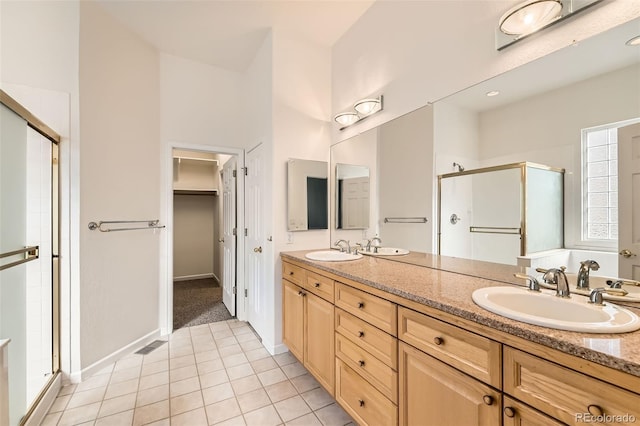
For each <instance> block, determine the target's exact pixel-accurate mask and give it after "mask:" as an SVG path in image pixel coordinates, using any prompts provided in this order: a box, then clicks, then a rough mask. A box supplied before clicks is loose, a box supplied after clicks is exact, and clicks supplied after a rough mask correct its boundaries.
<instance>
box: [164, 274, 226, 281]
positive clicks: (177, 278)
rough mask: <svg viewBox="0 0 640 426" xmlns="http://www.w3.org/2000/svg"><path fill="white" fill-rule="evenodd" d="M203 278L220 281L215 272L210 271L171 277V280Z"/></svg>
mask: <svg viewBox="0 0 640 426" xmlns="http://www.w3.org/2000/svg"><path fill="white" fill-rule="evenodd" d="M204 278H213V279H215V280H216V281H218V282H220V280H218V277H216V275H215V274H213V273H211V274H196V275H183V276H181V277H173V281H189V280H201V279H204Z"/></svg>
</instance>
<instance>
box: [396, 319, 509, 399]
mask: <svg viewBox="0 0 640 426" xmlns="http://www.w3.org/2000/svg"><path fill="white" fill-rule="evenodd" d="M398 324H399V327H398V338H399V339H400V340H402V341H404V342H406V343H409V344H410V345H412V346H414V347H416V348H418V349H420V350H421V351H424V352H426V353H428V354H429V355H431V356H433V357H435V358H437V359H439V360H441V361H444V362H446V363H447V364H450V365H452V366H453V367H455V368H457V369H458V370H460V371H463V372H465V373H467V374H469V375H470V376H472V377H475V378H476V379H478V380H481V381H483V382H485V383H488V384H490V385H491V386H493V387H495V388H498V389H499V388H500V387H501V384H502V377H501V370H502V357H501V350H500V349H501V345H500V343H498V342H495V341H493V340H491V339H487V338H486V337H482V336H479V335H477V334H475V333H471V332H469V331H466V330H463V329H461V328H458V327H456V326H453V325H449V324H446V323H444V322H442V321H439V320H437V319H435V318H431V317H429V316H427V315H423V314H421V313H418V312H415V311H412V310H409V309H407V308H404V307H400V308H399V309H398Z"/></svg>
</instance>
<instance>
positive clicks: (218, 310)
mask: <svg viewBox="0 0 640 426" xmlns="http://www.w3.org/2000/svg"><path fill="white" fill-rule="evenodd" d="M231 318H233V317H232V316H231V314H230V313H229V311H228V310H227V307H226V306H224V304H223V303H222V288H221V287H220V285H219V284H218V283H217V282H216V281H215V280H214V279H213V278H206V279H199V280H189V281H176V282H174V283H173V328H174V330H176V329H178V328H182V327H191V326H194V325H200V324H208V323H211V322H218V321H224V320H228V319H231Z"/></svg>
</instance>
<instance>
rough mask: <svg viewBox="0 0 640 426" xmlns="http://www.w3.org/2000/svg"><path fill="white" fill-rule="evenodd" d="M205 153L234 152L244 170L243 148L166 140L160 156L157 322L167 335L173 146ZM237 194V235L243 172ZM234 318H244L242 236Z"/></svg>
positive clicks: (241, 224)
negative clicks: (161, 230) (161, 231)
mask: <svg viewBox="0 0 640 426" xmlns="http://www.w3.org/2000/svg"><path fill="white" fill-rule="evenodd" d="M174 148H175V149H184V150H190V151H200V152H207V153H211V154H226V155H234V156H236V158H237V161H238V170H239V171H240V170H243V168H244V161H245V158H244V157H245V151H244V149H241V148H231V147H223V146H213V145H197V144H187V143H180V142H169V143H168V144H167V148H166V150H165V152H164V155H163V160H164V161H163V162H162V164H163V173H162V174H163V179H162V183H163V184H162V186H163V188H164V190H163V191H162V193H161V206H162V207H161V211H162V210H164V218H163V219H162V220H161V221H162V222H164V223H165V224H166V229H165V230H164V238H162V239H161V244H160V283H159V293H158V296H159V297H158V302H159V312H158V313H159V323H160V324H159V325H160V334H161V335H166V334H171V333H172V332H173V149H174ZM237 177H238V180H237V181H236V185H237V193H236V195H237V197H236V216H237V221H236V227H237V229H238V234H240V230H241V229H244V173H240V172H238V173H237ZM236 244H237V246H236V250H237V255H236V286H237V294H236V317H237V318H238V319H239V320H242V321H244V320H245V319H246V311H245V307H244V303H238V302H237V299H238V297H237V295H238V294H244V289H245V279H244V265H245V262H244V238H238V239H237V241H236Z"/></svg>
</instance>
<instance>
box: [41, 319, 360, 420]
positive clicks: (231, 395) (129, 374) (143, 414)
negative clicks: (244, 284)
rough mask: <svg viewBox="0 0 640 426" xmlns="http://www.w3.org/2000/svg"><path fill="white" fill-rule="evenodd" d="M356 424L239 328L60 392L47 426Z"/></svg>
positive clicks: (195, 332)
mask: <svg viewBox="0 0 640 426" xmlns="http://www.w3.org/2000/svg"><path fill="white" fill-rule="evenodd" d="M351 422H352V419H351V418H350V417H349V415H347V414H346V413H345V412H344V411H343V410H342V409H341V408H340V407H339V406H338V405H337V404H336V403H335V400H334V399H333V398H332V397H331V395H329V394H328V393H327V392H325V391H324V389H322V388H321V387H320V385H319V384H318V382H317V381H316V380H315V379H314V378H313V377H312V376H311V375H309V373H308V372H307V371H306V369H305V368H304V367H303V366H302V365H301V364H300V363H299V362H298V361H297V360H296V359H295V358H294V357H293V356H292V355H291V354H289V353H285V354H281V355H276V356H273V357H272V356H271V355H269V353H268V352H267V350H266V349H265V348H264V347H263V346H262V343H260V341H259V340H258V338H257V336H256V335H255V334H254V332H253V330H252V329H251V328H250V327H249V326H248V325H247V324H246V323H244V322H240V321H237V320H229V321H221V322H217V323H212V324H204V325H198V326H194V327H188V328H182V329H180V330H177V331H176V332H175V333H174V334H172V335H171V336H170V337H169V338H168V344H165V345H162V346H161V347H160V348H158V349H156V350H154V351H153V352H151V353H150V354H148V355H135V354H132V355H129V356H127V357H125V358H123V359H121V360H119V361H118V362H116V363H115V364H113V365H111V366H109V367H107V368H105V369H104V370H102V371H100V372H98V373H96V374H95V375H94V376H92V377H91V378H89V379H87V380H85V381H84V382H82V383H80V384H78V385H69V386H65V387H63V388H62V390H61V391H60V394H59V395H58V397H57V398H56V401H55V403H54V404H53V406H52V407H51V410H50V411H49V413H48V414H47V416H46V417H45V420H44V422H43V423H42V424H43V425H44V426H49V425H59V426H62V425H83V426H85V425H95V426H105V425H110V426H111V425H113V426H126V425H145V424H151V425H158V426H160V425H162V426H167V425H174V426H178V425H185V426H199V425H249V426H253V425H255V426H275V425H282V424H286V425H304V426H307V425H308V426H313V425H324V426H329V425H340V426H342V425H345V424H350V423H351Z"/></svg>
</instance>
